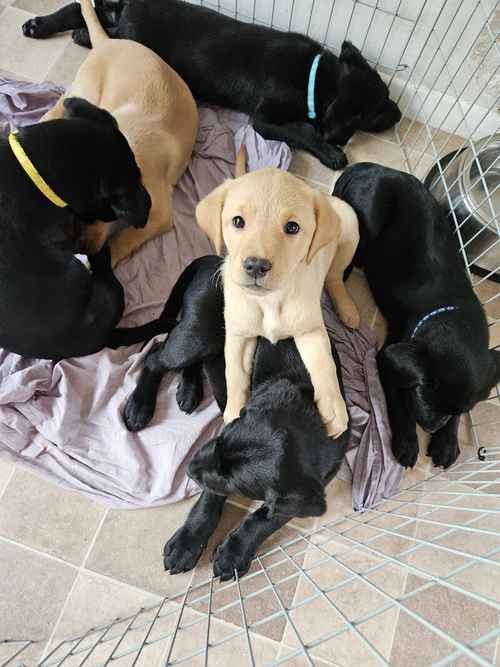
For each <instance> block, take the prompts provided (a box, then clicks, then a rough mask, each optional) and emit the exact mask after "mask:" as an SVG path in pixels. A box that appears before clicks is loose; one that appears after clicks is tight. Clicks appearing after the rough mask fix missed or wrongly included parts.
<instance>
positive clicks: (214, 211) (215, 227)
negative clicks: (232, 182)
mask: <svg viewBox="0 0 500 667" xmlns="http://www.w3.org/2000/svg"><path fill="white" fill-rule="evenodd" d="M228 187H229V181H226V182H225V183H223V184H222V185H219V187H218V188H215V190H213V191H212V192H211V193H210V194H209V195H207V196H206V197H205V198H204V199H202V200H201V201H200V203H199V204H198V206H197V207H196V220H197V222H198V224H199V226H200V227H201V228H202V229H203V231H204V232H205V234H206V235H207V236H208V238H209V239H210V240H211V241H212V243H213V245H214V248H215V252H216V253H217V254H218V255H222V252H223V250H224V239H223V238H222V208H223V206H224V201H225V199H226V194H227V191H228Z"/></svg>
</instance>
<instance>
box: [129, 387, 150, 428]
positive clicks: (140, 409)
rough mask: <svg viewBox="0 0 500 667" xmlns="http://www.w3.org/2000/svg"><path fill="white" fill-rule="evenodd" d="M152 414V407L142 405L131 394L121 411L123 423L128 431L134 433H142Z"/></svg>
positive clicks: (146, 404) (145, 404)
mask: <svg viewBox="0 0 500 667" xmlns="http://www.w3.org/2000/svg"><path fill="white" fill-rule="evenodd" d="M153 414H154V406H151V405H149V404H148V403H142V402H141V400H140V399H139V398H137V397H135V396H134V394H132V396H131V397H130V398H129V399H128V401H127V403H126V404H125V408H124V410H123V421H124V422H125V426H126V427H127V430H128V431H132V432H133V433H136V432H137V431H142V429H143V428H146V426H147V425H148V424H149V422H150V421H151V419H152V418H153Z"/></svg>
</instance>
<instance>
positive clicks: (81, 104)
mask: <svg viewBox="0 0 500 667" xmlns="http://www.w3.org/2000/svg"><path fill="white" fill-rule="evenodd" d="M63 104H64V117H65V118H82V119H84V120H90V121H93V122H94V123H106V124H107V125H112V126H113V127H115V128H117V129H118V123H117V122H116V119H115V117H114V116H112V115H111V114H110V113H109V112H108V111H106V110H105V109H101V108H100V107H96V106H95V104H91V102H88V101H87V100H84V99H83V98H82V97H67V98H66V99H65V100H64V102H63Z"/></svg>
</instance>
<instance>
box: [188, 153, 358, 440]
mask: <svg viewBox="0 0 500 667" xmlns="http://www.w3.org/2000/svg"><path fill="white" fill-rule="evenodd" d="M240 161H241V154H240V156H239V158H238V162H240ZM239 168H240V167H239ZM196 217H197V220H198V224H199V225H200V226H201V228H202V229H203V230H204V231H205V233H206V234H207V235H208V236H209V238H210V239H211V241H212V242H213V244H214V246H215V248H216V251H217V253H218V254H222V253H223V249H224V246H226V248H227V257H226V260H225V262H224V265H223V269H222V272H223V282H224V299H225V310H224V316H225V323H226V347H225V359H226V381H227V406H226V410H225V412H224V421H225V423H228V422H230V421H232V420H233V419H236V418H237V417H238V416H239V413H240V410H241V409H242V407H243V406H244V405H245V403H246V401H247V398H248V394H249V388H250V379H251V372H252V365H253V358H254V352H255V346H256V342H257V336H264V337H265V338H267V339H268V340H270V341H271V342H273V343H274V342H276V341H278V340H281V339H284V338H288V337H290V336H292V337H293V338H294V339H295V343H296V345H297V348H298V351H299V353H300V355H301V357H302V360H303V362H304V364H305V366H306V368H307V370H308V371H309V373H310V375H311V381H312V384H313V386H314V393H315V401H316V404H317V406H318V409H319V412H320V414H321V416H322V419H323V421H324V423H325V425H326V428H327V431H328V434H329V435H331V436H333V437H337V436H339V435H340V434H341V433H343V432H344V431H345V430H346V428H347V423H348V416H347V410H346V406H345V402H344V400H343V398H342V395H341V393H340V388H339V385H338V382H337V374H336V367H335V362H334V360H333V357H332V353H331V348H330V340H329V338H328V334H327V332H326V328H325V325H324V323H323V315H322V312H321V305H320V298H321V291H322V289H323V286H324V285H325V282H326V287H327V289H328V292H329V294H330V296H331V298H332V299H333V301H334V303H335V306H336V308H337V311H338V313H339V315H340V317H341V319H342V321H343V322H344V323H345V324H347V325H348V326H349V327H353V328H357V327H358V326H359V314H358V311H357V308H356V306H355V304H354V302H353V301H352V299H351V297H350V296H349V294H348V293H347V291H346V289H345V286H344V282H343V273H344V269H345V268H346V267H347V266H348V265H349V263H350V262H351V260H352V258H353V255H354V252H355V250H356V247H357V244H358V240H359V234H358V221H357V217H356V214H355V213H354V211H353V209H352V208H351V207H350V206H349V205H348V204H346V203H345V202H343V201H342V200H340V199H337V198H336V197H330V196H328V195H326V194H324V193H322V192H319V191H318V190H314V189H312V188H311V187H309V186H308V185H307V184H306V183H305V182H304V181H301V180H300V179H298V178H297V177H295V176H293V175H292V174H289V173H287V172H285V171H281V170H279V169H262V170H258V171H254V172H251V173H249V174H246V175H244V176H241V177H239V178H236V179H233V180H228V181H226V182H225V183H223V184H222V185H221V186H219V187H218V188H217V189H216V190H214V191H213V192H212V193H211V194H210V195H208V197H206V198H205V199H203V200H202V201H201V202H200V203H199V204H198V207H197V209H196Z"/></svg>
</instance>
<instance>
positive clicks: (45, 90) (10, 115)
mask: <svg viewBox="0 0 500 667" xmlns="http://www.w3.org/2000/svg"><path fill="white" fill-rule="evenodd" d="M62 93H64V88H61V86H56V85H55V84H54V83H50V82H48V81H43V82H42V83H31V82H29V81H11V80H10V79H5V78H3V77H1V76H0V136H5V135H7V134H9V132H12V131H13V130H16V129H17V128H20V127H23V125H32V124H33V123H37V122H38V121H39V120H40V118H41V117H42V116H43V114H44V113H46V112H47V111H48V110H49V109H51V108H52V107H53V106H54V104H55V103H56V102H57V100H58V99H59V96H60V95H62Z"/></svg>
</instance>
